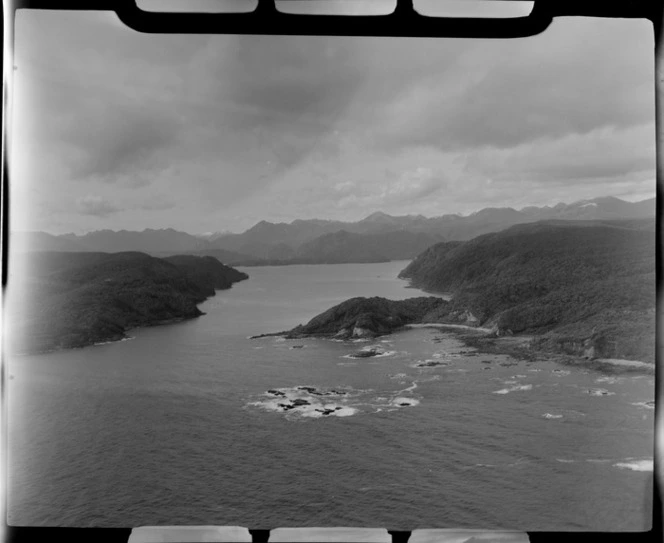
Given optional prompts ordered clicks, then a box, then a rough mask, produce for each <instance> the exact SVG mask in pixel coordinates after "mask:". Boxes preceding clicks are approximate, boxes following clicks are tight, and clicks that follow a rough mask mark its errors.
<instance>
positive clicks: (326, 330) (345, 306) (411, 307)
mask: <svg viewBox="0 0 664 543" xmlns="http://www.w3.org/2000/svg"><path fill="white" fill-rule="evenodd" d="M447 305H448V302H447V301H446V300H443V299H442V298H437V297H434V296H429V297H420V298H408V299H406V300H388V299H386V298H380V297H374V298H351V299H350V300H346V301H345V302H343V303H341V304H339V305H336V306H334V307H332V308H330V309H328V310H327V311H325V312H323V313H321V314H320V315H318V316H316V317H314V318H313V319H311V320H310V321H309V322H308V323H307V324H305V325H300V326H297V327H295V328H293V329H292V330H290V331H288V332H284V333H282V335H285V336H286V337H288V338H301V337H312V336H313V337H330V338H336V339H352V338H372V337H377V336H382V335H386V334H390V333H392V332H394V331H395V330H399V329H401V328H403V327H404V326H406V325H407V324H418V323H422V322H431V321H428V320H427V317H428V316H430V315H431V314H441V313H442V312H443V310H444V308H446V307H447Z"/></svg>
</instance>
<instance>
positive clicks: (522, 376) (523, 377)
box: [511, 374, 528, 379]
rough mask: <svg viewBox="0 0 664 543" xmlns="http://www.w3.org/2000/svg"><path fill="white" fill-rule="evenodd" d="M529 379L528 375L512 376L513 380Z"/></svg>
mask: <svg viewBox="0 0 664 543" xmlns="http://www.w3.org/2000/svg"><path fill="white" fill-rule="evenodd" d="M526 377H528V376H527V375H522V374H517V375H512V377H511V378H512V379H525V378H526Z"/></svg>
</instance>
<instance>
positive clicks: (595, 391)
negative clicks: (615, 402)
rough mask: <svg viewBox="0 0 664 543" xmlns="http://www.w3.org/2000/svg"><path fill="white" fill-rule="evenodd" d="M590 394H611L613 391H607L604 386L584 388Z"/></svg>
mask: <svg viewBox="0 0 664 543" xmlns="http://www.w3.org/2000/svg"><path fill="white" fill-rule="evenodd" d="M586 393H587V394H590V395H591V396H613V395H614V394H615V392H609V391H608V390H606V389H605V388H589V389H587V390H586Z"/></svg>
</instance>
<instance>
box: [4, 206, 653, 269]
mask: <svg viewBox="0 0 664 543" xmlns="http://www.w3.org/2000/svg"><path fill="white" fill-rule="evenodd" d="M654 216H655V199H654V198H651V199H648V200H643V201H640V202H634V203H632V202H627V201H624V200H620V199H619V198H615V197H612V196H608V197H602V198H595V199H592V200H581V201H578V202H574V203H571V204H564V203H560V204H557V205H555V206H552V207H551V206H545V207H533V206H531V207H526V208H523V209H520V210H516V209H513V208H509V207H507V208H494V207H489V208H485V209H482V210H480V211H477V212H475V213H472V214H470V215H467V216H462V215H458V214H448V215H442V216H439V217H429V218H428V217H424V216H423V215H404V216H392V215H388V214H386V213H382V212H380V211H378V212H376V213H373V214H371V215H369V216H368V217H366V218H364V219H362V220H360V221H356V222H343V221H333V220H321V219H309V220H302V219H298V220H294V221H292V222H290V223H271V222H267V221H260V222H259V223H257V224H255V225H254V226H253V227H251V228H249V229H248V230H246V231H245V232H242V233H239V234H231V233H227V232H223V233H206V234H202V235H200V236H196V235H192V234H188V233H185V232H180V231H177V230H173V229H171V228H168V229H160V230H152V229H147V230H143V231H142V232H136V231H127V230H120V231H112V230H99V231H95V232H90V233H87V234H84V235H75V234H63V235H58V236H55V235H51V234H47V233H45V232H16V233H14V234H13V235H12V239H11V243H13V244H15V247H17V248H18V249H19V250H21V251H25V250H28V251H75V252H122V251H140V252H144V253H148V254H150V255H153V256H168V255H174V254H192V255H199V256H214V257H215V258H217V259H219V260H220V261H222V262H224V263H226V264H230V265H265V264H293V263H341V262H380V261H389V260H407V259H411V258H414V257H415V256H416V255H417V254H419V253H420V252H422V251H423V250H424V249H426V248H427V247H429V246H431V245H434V244H436V243H439V242H443V241H466V240H469V239H472V238H475V237H476V236H479V235H482V234H487V233H491V232H498V231H501V230H504V229H505V228H508V227H510V226H513V225H516V224H521V223H531V222H537V221H541V220H598V219H605V220H606V219H634V218H652V217H654Z"/></svg>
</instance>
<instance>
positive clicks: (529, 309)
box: [400, 220, 655, 361]
mask: <svg viewBox="0 0 664 543" xmlns="http://www.w3.org/2000/svg"><path fill="white" fill-rule="evenodd" d="M400 277H403V278H408V279H410V280H411V282H412V283H413V284H414V285H415V286H418V287H420V288H423V289H426V290H429V291H443V292H451V293H453V295H454V297H453V300H452V308H451V312H450V314H449V315H448V316H446V317H445V318H446V319H447V320H448V321H455V320H456V322H462V321H464V320H467V319H468V317H469V315H471V317H472V319H473V323H474V324H475V323H476V324H480V325H484V326H494V327H495V328H496V331H497V332H498V333H499V334H502V333H508V334H509V333H519V332H525V333H534V334H537V335H538V338H537V343H538V344H539V345H541V346H545V347H547V348H552V349H558V350H565V351H567V352H570V353H576V354H584V353H585V354H586V355H588V356H601V357H609V358H636V359H640V360H650V361H652V360H653V359H654V337H655V321H654V318H655V229H654V221H653V220H630V221H545V222H539V223H534V224H523V225H517V226H514V227H511V228H509V229H507V230H504V231H502V232H498V233H495V234H487V235H483V236H479V237H477V238H475V239H473V240H470V241H467V242H463V243H458V244H452V243H441V244H438V245H436V246H434V247H431V248H429V249H428V250H427V251H425V252H424V253H422V254H421V255H419V256H418V257H417V258H416V259H415V260H414V261H413V262H412V263H411V264H410V265H409V266H408V267H407V268H406V269H404V270H403V271H402V272H401V274H400ZM475 319H476V321H475Z"/></svg>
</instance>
